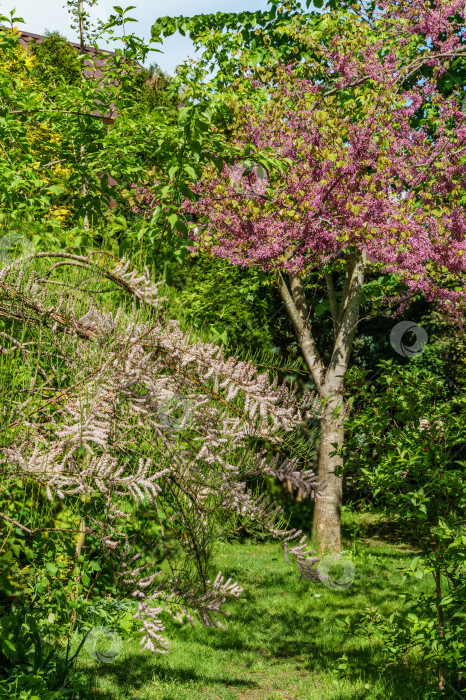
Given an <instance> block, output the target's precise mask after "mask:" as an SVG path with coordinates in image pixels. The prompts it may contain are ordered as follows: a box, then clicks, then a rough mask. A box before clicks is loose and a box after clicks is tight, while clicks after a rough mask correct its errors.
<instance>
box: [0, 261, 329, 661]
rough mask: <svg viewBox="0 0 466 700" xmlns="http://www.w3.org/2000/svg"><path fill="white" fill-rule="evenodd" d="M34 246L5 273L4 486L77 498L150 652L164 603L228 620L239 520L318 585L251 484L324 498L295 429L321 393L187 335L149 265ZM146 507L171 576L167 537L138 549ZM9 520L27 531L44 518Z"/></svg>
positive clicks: (187, 613)
mask: <svg viewBox="0 0 466 700" xmlns="http://www.w3.org/2000/svg"><path fill="white" fill-rule="evenodd" d="M32 257H33V258H34V262H33V263H32V264H33V266H34V269H32V267H30V265H29V263H28V265H29V267H28V266H26V267H25V268H24V269H23V270H22V271H18V267H17V266H16V267H15V264H12V265H6V266H5V267H3V269H2V270H1V271H0V321H1V322H2V325H3V327H5V328H7V329H8V330H5V331H2V333H1V342H2V345H3V347H2V363H3V364H2V376H3V377H4V385H3V388H2V391H3V394H2V398H3V411H2V423H3V431H2V434H3V440H2V443H3V444H2V446H1V461H2V465H3V471H4V476H3V483H4V485H5V486H8V484H11V485H13V484H14V483H17V481H18V479H20V480H22V481H23V483H27V482H32V483H35V484H37V485H40V486H41V487H42V488H43V489H45V492H46V495H47V497H48V499H50V500H51V501H61V502H63V503H70V502H71V503H73V504H74V507H75V510H76V513H77V519H78V522H80V530H81V532H82V533H83V534H84V536H85V537H86V538H89V539H90V540H91V541H93V542H97V543H98V546H99V547H100V549H101V553H102V556H103V557H104V558H105V557H106V558H107V560H108V561H110V562H113V565H114V566H115V576H116V580H117V583H118V585H119V586H120V588H121V587H123V589H125V590H128V591H129V592H130V594H131V596H133V597H134V598H136V599H137V600H138V603H139V607H138V611H137V613H136V615H135V617H136V618H137V619H140V620H141V622H142V627H141V629H140V631H141V632H142V633H143V638H142V646H143V648H145V649H149V650H151V651H157V652H160V653H164V652H165V651H166V650H167V641H166V639H165V638H164V636H163V630H164V625H163V622H162V620H161V615H162V613H169V614H170V615H171V616H173V617H174V618H175V619H177V620H178V621H179V622H183V621H186V620H187V621H189V622H190V623H191V624H192V623H193V621H194V619H195V618H197V619H198V620H200V621H201V623H203V624H204V625H209V626H220V627H222V622H221V619H220V615H221V614H229V613H228V612H224V611H223V605H224V603H225V602H226V601H227V600H228V599H229V598H231V597H237V596H239V595H240V594H241V591H242V588H241V586H240V585H239V583H236V582H234V581H232V580H231V579H230V578H228V579H226V577H225V576H224V575H223V574H222V572H218V573H217V575H216V576H215V578H214V579H212V578H209V572H208V569H209V563H210V555H211V552H212V548H213V545H214V543H215V541H216V540H217V539H218V537H219V536H221V535H225V534H228V533H229V532H230V531H232V530H233V529H234V527H235V524H236V523H237V522H241V523H247V522H254V524H255V527H260V528H261V529H262V530H263V532H264V533H266V534H268V535H269V536H271V537H272V538H274V539H278V540H280V541H281V542H282V545H283V548H284V550H285V556H286V557H288V556H289V557H292V558H293V559H294V561H295V562H296V564H297V567H298V569H299V571H300V573H301V575H303V576H306V577H307V578H309V579H311V580H315V579H316V570H315V568H314V564H315V563H316V562H317V561H318V559H317V558H316V557H314V556H312V553H311V552H309V551H308V550H307V549H306V541H305V537H304V536H302V533H301V531H297V530H294V529H286V528H285V527H283V520H282V517H281V509H280V508H279V507H278V506H276V505H275V504H274V503H273V502H272V501H271V500H270V498H269V497H268V496H267V495H266V493H265V492H262V493H261V494H259V495H257V493H256V492H255V491H254V488H253V484H257V482H258V480H259V481H260V480H261V479H266V478H269V477H276V478H278V479H279V480H281V481H283V480H289V481H290V482H291V483H292V485H293V486H295V487H297V488H299V489H300V491H301V493H303V494H304V495H307V496H310V497H315V496H317V495H319V492H318V485H317V480H316V476H315V475H314V473H313V472H312V471H311V470H310V469H307V468H306V461H307V452H308V447H307V445H308V444H309V442H310V441H309V440H308V441H307V443H306V441H303V438H302V436H300V437H299V440H298V439H295V438H294V435H295V429H296V428H298V427H299V426H302V425H303V424H305V423H306V422H307V421H308V420H309V418H310V416H312V415H314V414H315V413H316V412H318V408H319V398H318V397H317V396H316V395H315V394H312V393H310V392H305V393H304V395H302V396H300V397H299V396H298V395H297V392H296V388H294V389H291V388H289V387H287V386H286V385H285V384H278V381H277V380H276V379H275V380H271V378H270V377H269V375H268V374H267V373H259V372H258V370H257V369H256V368H255V366H254V365H253V364H252V363H251V362H246V361H239V360H237V359H235V358H233V357H226V356H225V354H224V351H223V350H222V349H221V348H218V347H216V346H215V345H213V344H205V343H201V342H199V341H197V340H196V339H194V338H192V337H188V336H186V335H184V334H183V333H182V332H181V330H180V329H179V327H178V326H177V324H176V323H175V322H172V321H170V320H169V319H167V318H166V314H165V312H164V309H163V300H162V299H161V298H160V296H159V293H158V292H159V288H158V285H157V284H154V283H152V282H151V280H150V276H149V272H148V270H147V268H146V271H145V272H144V274H137V273H136V271H135V270H134V269H132V268H131V266H130V263H129V261H128V260H124V259H123V260H121V261H118V263H117V264H116V265H115V266H114V267H113V268H112V267H110V266H105V265H104V264H103V263H101V262H100V259H99V261H97V259H96V257H95V254H89V255H88V256H79V255H73V254H67V253H37V254H36V255H35V256H32ZM50 259H51V260H52V262H53V264H50V265H49V266H48V267H46V266H45V267H44V265H46V261H47V260H50ZM96 278H97V281H96ZM99 278H100V281H99ZM115 290H116V291H115ZM104 292H107V294H105V293H104ZM122 294H123V296H122ZM96 298H98V299H104V300H106V302H105V303H103V302H102V303H101V304H100V305H98V304H97V303H96V301H95V299H96ZM127 298H129V299H131V305H128V303H127ZM18 354H20V355H21V358H22V363H21V371H19V370H18V364H17V363H16V364H12V360H11V358H14V357H15V356H18ZM8 363H10V364H8ZM170 411H171V412H170ZM180 413H181V414H182V415H181V416H180V415H179V414H180ZM271 450H274V451H275V455H272V452H271ZM292 454H294V455H295V456H291V455H292ZM296 455H297V456H296ZM90 504H94V505H95V507H94V509H92V508H91V505H90ZM141 509H145V510H146V512H147V513H149V515H150V517H151V518H152V519H154V520H156V521H158V522H159V526H160V533H161V541H162V545H161V546H162V547H163V549H164V555H165V558H166V559H168V565H169V573H167V572H165V573H163V572H162V569H161V568H160V566H158V561H157V559H158V558H160V557H157V556H156V555H155V554H154V552H155V551H156V550H157V547H158V546H159V545H160V540H159V539H157V541H156V542H150V541H149V542H148V541H147V540H146V539H145V537H146V536H147V537H149V534H148V533H142V540H144V542H145V548H144V549H141V546H140V540H138V539H137V537H136V536H134V537H133V534H131V536H130V535H129V529H130V526H131V523H132V520H134V519H135V518H136V515H137V513H138V512H139V511H140V510H141ZM0 519H2V520H3V521H4V522H5V523H6V524H8V523H10V524H11V523H12V522H14V523H15V525H16V526H17V527H19V528H20V529H22V530H23V532H24V533H25V534H26V536H30V535H33V534H34V533H35V532H36V531H38V530H41V529H42V528H43V525H41V523H40V522H39V523H38V524H37V526H33V524H31V523H25V522H22V521H21V516H20V515H18V516H17V518H15V520H13V518H11V517H10V516H9V515H7V514H6V513H0ZM44 529H46V528H44ZM69 532H73V528H72V527H70V529H69ZM169 538H171V539H170V541H169ZM174 539H175V540H176V541H177V542H178V546H177V547H174V546H173V540H174Z"/></svg>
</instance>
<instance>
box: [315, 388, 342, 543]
mask: <svg viewBox="0 0 466 700" xmlns="http://www.w3.org/2000/svg"><path fill="white" fill-rule="evenodd" d="M342 410H343V390H342V387H341V388H340V391H339V392H338V393H335V394H333V395H330V396H327V397H326V405H325V410H324V415H323V416H322V419H321V428H320V449H319V469H318V479H319V481H320V482H321V483H323V484H325V486H324V489H323V494H322V496H321V497H320V498H318V499H317V500H316V502H315V505H314V520H313V525H312V538H313V540H314V541H315V542H316V543H317V544H318V550H319V554H322V553H323V552H327V551H329V552H336V553H340V552H341V527H340V522H341V504H342V494H343V488H342V484H343V478H342V476H341V475H340V476H336V475H335V473H334V471H335V468H336V467H342V466H343V460H342V458H341V457H340V456H339V455H333V454H332V453H333V452H334V451H335V450H336V449H338V450H340V449H341V448H342V447H343V439H344V430H343V425H342V422H341V420H342V416H341V411H342Z"/></svg>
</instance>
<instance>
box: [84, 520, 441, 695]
mask: <svg viewBox="0 0 466 700" xmlns="http://www.w3.org/2000/svg"><path fill="white" fill-rule="evenodd" d="M379 528H380V524H377V523H375V522H374V516H369V515H367V516H360V517H358V518H354V517H351V516H350V515H349V514H347V515H346V526H345V534H346V541H345V546H346V552H347V553H348V557H349V558H351V559H352V560H353V562H354V565H355V567H356V578H355V580H354V582H353V584H352V585H351V586H350V587H349V588H348V589H346V590H339V591H335V590H329V589H328V588H326V587H325V586H324V585H323V584H321V583H320V582H319V583H318V584H312V583H309V582H303V581H302V582H298V574H297V571H296V569H295V568H294V567H293V565H292V564H287V563H286V562H285V561H284V557H283V553H282V551H281V548H280V546H279V545H278V544H251V545H231V544H229V545H226V544H222V545H221V546H219V551H218V553H217V556H216V560H215V565H216V568H217V569H221V570H222V571H223V572H224V573H226V574H228V575H231V576H233V577H234V578H235V579H236V580H238V581H240V582H241V583H242V585H243V586H244V593H243V595H242V596H241V598H240V599H239V600H238V601H234V603H232V604H231V605H230V610H231V613H232V614H231V617H230V618H229V620H228V622H227V630H226V631H222V630H220V629H217V630H212V629H204V628H202V627H201V626H200V625H196V627H194V628H191V627H189V626H186V627H179V626H175V623H174V624H173V626H170V628H169V629H168V635H169V638H170V642H171V651H170V652H169V653H168V654H167V655H166V656H161V655H152V654H150V653H148V652H144V653H141V652H140V651H139V649H138V642H137V640H135V639H131V638H127V639H125V640H124V643H123V648H122V651H121V654H120V656H119V657H118V659H117V660H116V661H115V662H114V663H111V664H110V663H99V662H96V661H94V660H92V659H91V658H90V657H89V656H87V655H86V653H84V654H83V655H82V657H81V659H82V660H81V662H80V669H81V670H82V671H83V673H84V674H85V676H86V682H87V683H88V692H89V697H92V698H96V699H97V700H99V699H101V698H102V699H103V698H105V699H106V700H120V698H121V699H123V698H125V699H129V698H141V699H143V698H144V699H147V700H149V699H157V700H169V699H170V700H171V699H173V700H179V699H182V698H222V699H223V698H224V699H231V700H233V698H251V700H252V699H255V698H257V699H259V698H260V699H261V700H272V699H278V698H282V699H283V698H286V699H288V700H291V699H292V698H303V699H309V700H314V699H315V700H323V699H325V700H327V699H328V700H337V699H338V700H344V699H346V698H347V699H348V700H349V699H350V698H351V699H356V698H400V699H401V698H403V700H406V699H407V698H416V697H419V698H422V697H423V692H422V690H419V683H418V684H417V686H416V685H414V684H413V679H414V678H415V675H416V672H417V671H416V664H415V663H413V664H412V666H410V667H407V668H406V669H404V670H403V671H398V672H396V671H394V670H393V669H386V670H385V671H383V669H382V668H381V667H380V665H379V667H378V668H377V667H376V666H375V665H373V666H371V665H368V666H367V668H366V671H365V672H364V674H363V675H361V674H360V673H357V674H354V673H353V674H352V675H351V676H349V677H345V676H344V675H342V673H341V672H340V671H338V668H337V667H338V665H339V661H338V660H339V658H340V657H342V656H343V655H346V656H347V657H348V659H352V658H355V657H359V658H361V659H363V660H365V661H367V662H369V661H374V662H375V660H376V656H377V654H378V653H379V652H380V649H379V648H378V647H377V645H375V644H374V643H373V642H371V643H369V642H367V641H365V640H362V639H360V638H359V637H353V636H352V635H349V634H347V633H346V632H345V630H343V629H341V628H340V627H339V626H338V624H337V623H336V620H337V619H338V618H340V619H343V618H345V617H346V616H347V615H350V616H351V617H356V616H357V615H358V614H359V613H360V612H361V611H362V610H363V609H364V608H365V607H367V606H375V605H382V606H383V609H384V610H385V611H393V610H394V609H395V608H396V607H397V606H401V605H402V601H403V598H401V597H400V595H402V594H403V593H406V592H407V590H408V586H426V585H430V582H429V581H417V580H416V581H414V580H413V579H410V580H409V581H408V580H406V579H405V578H404V577H402V576H401V574H400V571H399V567H401V566H402V565H403V564H404V563H406V562H407V561H409V559H410V558H412V557H413V556H414V553H415V550H414V549H413V548H412V547H411V546H410V545H408V544H400V543H397V542H396V532H394V531H393V529H391V530H389V529H388V528H387V529H385V530H383V531H382V533H378V534H377V535H376V533H377V532H378V530H379ZM371 533H372V534H371ZM356 535H357V538H356ZM416 687H417V688H418V689H417V690H416Z"/></svg>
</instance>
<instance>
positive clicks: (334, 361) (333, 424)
mask: <svg viewBox="0 0 466 700" xmlns="http://www.w3.org/2000/svg"><path fill="white" fill-rule="evenodd" d="M345 262H346V269H345V279H344V282H343V289H342V291H341V299H340V300H338V298H337V294H336V292H335V288H334V283H333V277H332V274H331V273H329V272H325V273H324V274H325V282H326V286H327V292H328V298H329V302H330V310H331V320H332V325H333V336H334V344H333V348H332V355H331V358H330V362H329V363H328V365H325V363H324V362H323V361H322V358H321V355H320V353H319V350H318V348H317V344H316V341H315V338H314V335H313V333H312V326H311V324H310V322H309V317H310V311H311V310H310V308H309V305H308V303H307V300H306V294H305V288H304V285H303V282H302V280H301V279H300V277H299V276H298V275H295V274H289V275H288V277H289V287H288V284H287V283H286V281H285V279H284V277H283V275H282V274H281V273H280V272H277V274H276V280H277V286H278V290H279V292H280V295H281V297H282V299H283V302H284V304H285V307H286V310H287V312H288V314H289V316H290V318H291V320H292V321H293V325H294V328H295V331H296V335H297V338H298V342H299V346H300V349H301V352H302V354H303V358H304V360H305V362H306V364H307V366H308V368H309V371H310V373H311V375H312V378H313V380H314V383H315V385H316V388H317V391H318V392H319V394H320V395H321V397H322V398H323V399H324V400H325V406H324V411H323V414H322V416H321V439H320V453H319V469H318V474H317V476H318V480H319V482H320V483H321V484H322V485H323V486H324V490H323V495H322V496H321V498H319V499H317V500H316V504H315V507H314V520H313V526H312V532H313V536H314V538H315V540H316V542H317V544H318V549H319V553H322V552H323V551H327V552H337V553H340V552H341V525H340V522H341V504H342V491H343V488H342V484H343V478H342V476H336V475H335V474H334V470H335V467H337V466H338V467H342V466H343V465H342V459H341V457H339V456H337V455H332V452H334V451H335V450H339V449H341V448H342V447H343V439H344V429H343V416H341V415H340V414H341V411H342V410H343V406H344V401H343V393H344V379H345V374H346V370H347V369H348V363H349V358H350V354H351V348H352V345H353V340H354V336H355V333H356V326H357V323H358V319H359V308H360V305H361V296H362V287H363V284H364V268H365V254H364V252H363V251H360V250H357V249H353V250H351V251H348V254H347V255H346V257H345Z"/></svg>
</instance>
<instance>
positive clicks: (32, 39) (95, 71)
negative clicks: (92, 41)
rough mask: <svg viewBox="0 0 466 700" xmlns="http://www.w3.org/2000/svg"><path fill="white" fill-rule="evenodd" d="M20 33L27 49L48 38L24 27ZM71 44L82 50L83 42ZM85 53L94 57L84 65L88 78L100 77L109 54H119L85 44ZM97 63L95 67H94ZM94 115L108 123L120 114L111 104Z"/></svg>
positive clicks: (1, 27) (4, 28)
mask: <svg viewBox="0 0 466 700" xmlns="http://www.w3.org/2000/svg"><path fill="white" fill-rule="evenodd" d="M0 29H3V30H5V31H8V30H9V27H3V26H0ZM18 34H19V42H20V44H21V46H23V47H24V48H25V49H28V47H29V46H30V45H31V43H34V44H41V43H42V42H43V40H44V39H45V38H46V37H44V36H42V35H41V34H33V33H32V32H25V31H23V30H22V29H18ZM68 43H69V44H71V46H73V47H74V48H75V49H76V50H77V51H81V44H76V43H75V42H73V41H68ZM83 51H84V53H85V54H87V55H88V56H89V58H92V63H91V61H88V60H87V59H84V66H87V68H86V69H85V70H84V75H85V76H86V77H88V78H94V79H96V78H97V79H99V78H100V77H101V76H102V75H103V74H104V70H103V68H104V66H105V64H106V62H107V60H108V56H109V55H110V56H117V55H118V54H117V53H116V52H115V51H107V50H106V49H95V48H94V47H93V46H85V47H84V49H83ZM99 54H104V55H103V56H102V57H100V58H99ZM94 64H95V67H94ZM92 114H93V115H94V116H101V117H102V120H103V121H104V122H105V123H106V124H113V122H114V121H115V119H116V117H117V116H118V113H117V111H116V109H115V107H114V105H113V104H112V105H111V108H110V111H109V112H107V113H106V114H104V115H101V113H100V112H99V110H94V111H93V112H92Z"/></svg>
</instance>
